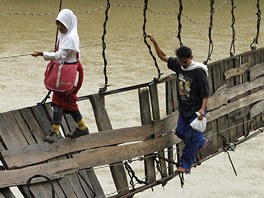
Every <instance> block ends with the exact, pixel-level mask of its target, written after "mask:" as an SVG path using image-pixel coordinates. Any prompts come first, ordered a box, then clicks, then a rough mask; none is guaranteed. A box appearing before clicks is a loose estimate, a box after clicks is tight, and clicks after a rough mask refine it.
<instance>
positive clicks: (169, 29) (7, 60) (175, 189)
mask: <svg viewBox="0 0 264 198" xmlns="http://www.w3.org/2000/svg"><path fill="white" fill-rule="evenodd" d="M110 2H111V5H112V6H111V8H110V10H109V19H108V23H107V28H106V29H107V34H106V38H105V42H106V44H107V48H106V58H107V61H108V65H107V75H108V79H109V84H110V87H109V88H108V90H112V89H117V88H121V87H125V86H129V85H135V84H138V83H143V82H149V81H151V80H152V79H153V77H156V75H157V70H156V68H155V66H154V62H153V60H152V58H151V57H150V55H149V53H148V49H147V47H146V46H145V44H144V42H143V37H142V34H143V33H142V25H143V7H142V6H143V5H144V1H143V0H133V1H131V0H130V1H129V0H122V1H121V0H111V1H110ZM256 2H257V1H256V0H237V1H235V5H236V8H235V10H234V14H235V25H234V27H235V32H236V35H235V39H236V41H235V50H236V51H235V52H236V54H238V53H241V52H244V51H247V50H249V46H250V44H251V42H252V38H254V37H255V36H256V32H257V28H256V27H257V16H256V12H257V7H256ZM0 4H1V7H0V27H1V29H0V42H1V44H0V67H1V70H0V78H1V81H0V89H1V96H0V112H6V111H11V110H15V109H19V108H23V107H27V106H33V105H35V104H36V103H37V102H40V101H41V100H42V99H43V97H44V96H45V94H46V93H47V90H46V89H45V87H44V86H43V73H44V71H45V66H46V64H47V62H45V61H44V60H43V59H42V58H40V57H38V58H33V57H31V56H30V55H28V54H30V53H32V52H33V51H34V50H37V49H38V50H52V49H53V47H54V40H55V33H56V29H55V28H56V27H55V23H54V20H55V18H56V14H55V13H57V11H58V9H59V0H57V1H55V0H0ZM105 5H106V1H103V0H89V1H87V0H86V1H85V0H67V1H66V0H65V1H63V4H62V7H63V8H69V9H72V10H73V11H74V12H76V13H77V17H78V31H79V36H80V45H81V46H80V49H81V62H82V64H83V66H84V71H85V77H84V84H83V87H82V89H81V90H80V92H79V96H83V95H88V94H92V93H97V92H98V89H99V87H102V86H103V85H104V74H103V67H104V63H103V58H102V46H101V37H102V33H103V23H104V20H105V15H104V11H105V7H104V6H105ZM148 6H149V9H150V10H151V11H152V12H150V11H148V13H147V24H146V31H147V33H150V34H153V35H154V36H155V38H156V40H157V41H158V43H159V44H160V46H161V47H162V48H163V50H164V51H165V52H166V53H167V54H168V55H170V56H174V50H175V47H178V46H179V41H178V39H177V33H178V32H177V31H178V21H177V13H178V11H179V3H178V1H176V0H151V1H149V3H148ZM214 8H215V14H214V15H213V16H214V18H213V29H212V41H213V44H214V49H213V53H212V56H211V59H212V61H216V60H219V59H223V58H226V57H228V56H229V51H230V44H231V41H232V29H231V24H232V15H231V1H228V0H215V4H214ZM260 9H261V10H262V12H264V11H263V10H264V4H263V2H261V5H260ZM15 13H20V14H15ZM23 13H24V14H23ZM36 13H39V14H40V16H39V15H34V14H36ZM32 14H33V15H32ZM183 14H184V16H182V21H181V23H182V33H181V38H182V42H183V44H184V45H187V46H190V47H191V48H192V49H193V55H194V59H195V60H196V61H198V62H203V61H204V60H206V58H207V54H208V43H209V40H208V27H209V19H210V1H209V0H186V1H184V2H183ZM262 18H263V16H262ZM263 36H264V35H263V22H262V21H261V26H260V35H259V46H260V47H263V45H264V43H263ZM152 49H153V47H152ZM10 56H15V57H10ZM158 64H159V67H160V69H161V72H162V73H164V75H166V74H170V73H171V71H169V70H168V69H167V68H166V64H165V63H163V62H161V61H160V60H158ZM136 94H137V92H136V91H135V92H133V93H130V92H129V93H125V94H122V96H121V95H119V94H118V95H113V96H107V98H106V108H107V110H108V113H109V116H110V119H111V122H112V125H113V128H120V127H128V126H135V125H139V124H140V116H139V107H138V96H137V95H136ZM161 103H162V102H161ZM161 105H163V106H164V104H163V103H162V104H161ZM80 109H81V111H82V113H83V115H84V118H85V120H86V121H87V123H88V125H89V128H90V130H91V131H96V130H97V128H96V124H95V121H94V119H93V113H92V110H91V105H90V104H88V103H87V102H80ZM165 113H166V112H165V110H161V114H162V115H165ZM262 140H263V135H259V136H257V137H255V138H254V139H252V140H250V141H248V142H246V143H244V144H242V145H239V146H238V147H237V149H236V151H235V152H232V153H231V157H232V160H233V163H234V165H235V167H236V171H237V173H238V176H235V175H234V172H233V170H232V167H231V164H230V162H229V160H228V157H227V154H226V153H222V154H220V155H218V156H216V157H214V158H212V159H210V160H208V161H206V162H205V163H202V165H201V166H199V167H197V168H195V169H193V170H192V173H191V174H190V175H187V176H186V177H185V185H184V188H181V187H180V181H179V178H177V177H176V178H174V179H172V180H171V181H169V182H168V184H167V185H166V186H165V187H164V189H163V188H162V187H161V186H157V187H155V188H154V191H153V192H152V190H146V191H145V192H143V193H139V194H137V195H136V196H135V197H138V198H141V197H142V198H148V197H152V198H158V197H159V198H160V197H168V198H174V197H181V198H182V197H185V198H200V197H203V198H207V197H208V198H209V197H210V198H211V197H217V198H218V197H219V198H221V197H228V198H240V197H245V198H246V197H254V198H257V197H264V188H263V186H264V174H263V173H264V155H263V154H262V151H263V149H264V144H263V143H262ZM133 167H134V169H135V171H136V172H137V173H139V174H140V176H142V178H143V168H142V164H140V163H138V164H137V163H135V165H133ZM96 173H97V175H98V178H99V180H100V182H101V184H102V186H103V188H104V190H105V193H106V194H111V193H113V192H115V190H114V187H113V181H112V179H111V177H110V175H109V168H100V169H96ZM13 189H14V191H15V193H16V195H17V197H22V195H20V194H19V193H18V192H17V191H16V189H15V188H13Z"/></svg>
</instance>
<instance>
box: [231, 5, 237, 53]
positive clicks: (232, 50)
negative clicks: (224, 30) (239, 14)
mask: <svg viewBox="0 0 264 198" xmlns="http://www.w3.org/2000/svg"><path fill="white" fill-rule="evenodd" d="M231 7H232V9H231V14H232V24H231V28H232V41H231V46H230V56H234V55H235V54H236V50H235V41H236V39H235V36H236V31H235V22H236V18H235V14H234V10H235V8H236V6H235V3H234V0H231Z"/></svg>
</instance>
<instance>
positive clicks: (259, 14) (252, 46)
mask: <svg viewBox="0 0 264 198" xmlns="http://www.w3.org/2000/svg"><path fill="white" fill-rule="evenodd" d="M259 2H260V0H257V9H258V12H257V13H256V15H257V16H258V20H257V34H256V37H255V38H253V41H252V43H251V44H250V49H251V50H255V49H257V47H258V37H259V29H260V20H261V11H260V5H259Z"/></svg>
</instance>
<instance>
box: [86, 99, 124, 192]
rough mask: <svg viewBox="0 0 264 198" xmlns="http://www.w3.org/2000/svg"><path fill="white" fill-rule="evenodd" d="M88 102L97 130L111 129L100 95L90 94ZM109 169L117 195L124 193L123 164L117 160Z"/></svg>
mask: <svg viewBox="0 0 264 198" xmlns="http://www.w3.org/2000/svg"><path fill="white" fill-rule="evenodd" d="M90 102H91V104H92V107H93V110H94V117H95V120H96V124H97V128H98V130H99V131H104V130H110V129H112V125H111V122H110V119H109V117H108V114H107V111H106V109H105V106H104V104H103V102H102V100H101V98H100V96H99V95H98V94H95V95H92V97H91V100H90ZM87 160H89V159H87ZM121 163H122V162H121ZM110 170H111V173H112V177H113V180H114V183H115V186H116V189H117V191H118V194H119V195H124V194H126V193H127V192H128V190H129V188H128V182H127V176H126V172H125V169H124V166H123V164H120V162H117V164H110Z"/></svg>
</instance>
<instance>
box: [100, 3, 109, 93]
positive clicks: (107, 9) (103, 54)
mask: <svg viewBox="0 0 264 198" xmlns="http://www.w3.org/2000/svg"><path fill="white" fill-rule="evenodd" d="M110 6H111V5H110V0H107V5H106V10H105V21H104V25H103V28H104V30H103V36H102V47H103V51H102V57H103V59H104V78H105V84H104V87H102V88H99V93H100V92H105V91H106V90H107V87H108V77H107V73H106V67H107V60H106V56H105V49H106V43H105V35H106V24H107V21H108V11H109V8H110Z"/></svg>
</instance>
